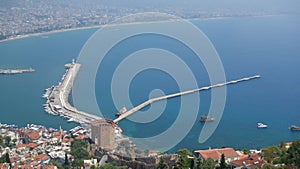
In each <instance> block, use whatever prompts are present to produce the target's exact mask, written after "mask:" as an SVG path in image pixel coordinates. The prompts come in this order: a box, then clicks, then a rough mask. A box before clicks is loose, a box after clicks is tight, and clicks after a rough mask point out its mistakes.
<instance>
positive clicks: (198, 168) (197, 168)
mask: <svg viewBox="0 0 300 169" xmlns="http://www.w3.org/2000/svg"><path fill="white" fill-rule="evenodd" d="M201 165H202V160H201V158H197V159H196V166H195V167H194V168H195V169H200V168H201Z"/></svg>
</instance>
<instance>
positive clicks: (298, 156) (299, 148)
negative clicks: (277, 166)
mask: <svg viewBox="0 0 300 169" xmlns="http://www.w3.org/2000/svg"><path fill="white" fill-rule="evenodd" d="M287 162H288V164H293V165H295V166H297V167H299V168H300V140H295V141H293V143H292V145H291V147H290V148H289V149H288V151H287Z"/></svg>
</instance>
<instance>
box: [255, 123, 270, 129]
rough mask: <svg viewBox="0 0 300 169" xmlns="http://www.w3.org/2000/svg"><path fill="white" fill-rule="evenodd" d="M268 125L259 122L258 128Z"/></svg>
mask: <svg viewBox="0 0 300 169" xmlns="http://www.w3.org/2000/svg"><path fill="white" fill-rule="evenodd" d="M267 127H268V125H266V124H263V123H257V128H267Z"/></svg>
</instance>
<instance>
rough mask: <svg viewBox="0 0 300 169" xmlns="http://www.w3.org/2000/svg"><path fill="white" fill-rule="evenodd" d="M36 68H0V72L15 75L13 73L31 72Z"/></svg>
mask: <svg viewBox="0 0 300 169" xmlns="http://www.w3.org/2000/svg"><path fill="white" fill-rule="evenodd" d="M34 71H35V70H34V69H32V68H29V69H0V74H8V75H13V74H21V73H30V72H34Z"/></svg>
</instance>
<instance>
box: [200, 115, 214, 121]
mask: <svg viewBox="0 0 300 169" xmlns="http://www.w3.org/2000/svg"><path fill="white" fill-rule="evenodd" d="M214 120H215V118H213V117H209V116H206V115H203V116H201V118H200V122H210V121H214Z"/></svg>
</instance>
